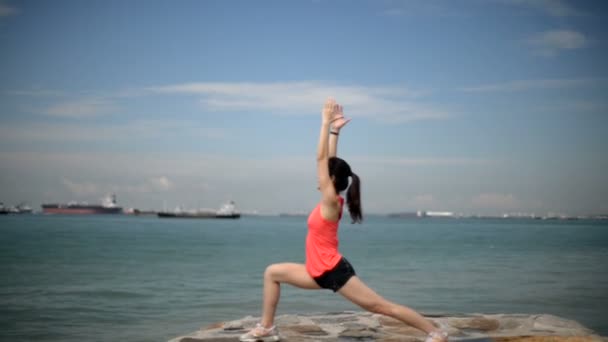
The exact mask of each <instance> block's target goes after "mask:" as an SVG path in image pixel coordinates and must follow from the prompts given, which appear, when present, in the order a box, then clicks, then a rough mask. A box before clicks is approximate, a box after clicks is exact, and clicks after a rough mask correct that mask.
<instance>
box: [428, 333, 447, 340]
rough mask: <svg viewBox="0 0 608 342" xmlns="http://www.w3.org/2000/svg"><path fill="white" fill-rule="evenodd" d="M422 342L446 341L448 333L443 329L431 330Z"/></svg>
mask: <svg viewBox="0 0 608 342" xmlns="http://www.w3.org/2000/svg"><path fill="white" fill-rule="evenodd" d="M424 342H448V333H446V332H444V331H432V332H431V333H429V334H428V336H427V337H426V340H424Z"/></svg>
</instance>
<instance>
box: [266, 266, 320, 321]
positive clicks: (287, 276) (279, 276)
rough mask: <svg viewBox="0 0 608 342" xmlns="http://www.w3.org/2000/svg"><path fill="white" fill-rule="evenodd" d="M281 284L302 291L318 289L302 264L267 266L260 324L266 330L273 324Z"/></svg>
mask: <svg viewBox="0 0 608 342" xmlns="http://www.w3.org/2000/svg"><path fill="white" fill-rule="evenodd" d="M281 283H287V284H290V285H293V286H296V287H299V288H302V289H309V290H315V289H320V287H319V285H317V283H316V282H315V280H314V279H312V277H311V276H310V275H309V274H308V272H307V271H306V266H305V265H303V264H294V263H282V264H273V265H270V266H268V267H267V268H266V272H264V307H263V311H262V322H261V323H262V325H263V326H264V327H266V328H270V327H271V326H272V325H273V324H274V315H275V312H276V310H277V305H278V304H279V297H280V296H281Z"/></svg>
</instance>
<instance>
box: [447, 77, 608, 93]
mask: <svg viewBox="0 0 608 342" xmlns="http://www.w3.org/2000/svg"><path fill="white" fill-rule="evenodd" d="M604 81H606V79H604V78H574V79H540V80H515V81H508V82H503V83H494V84H484V85H478V86H471V87H463V88H460V89H459V90H461V91H465V92H501V91H527V90H533V89H561V88H573V87H582V86H589V85H595V84H597V83H600V82H604Z"/></svg>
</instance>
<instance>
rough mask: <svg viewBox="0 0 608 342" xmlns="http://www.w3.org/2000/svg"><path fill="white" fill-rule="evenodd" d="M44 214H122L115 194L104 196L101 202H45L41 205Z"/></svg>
mask: <svg viewBox="0 0 608 342" xmlns="http://www.w3.org/2000/svg"><path fill="white" fill-rule="evenodd" d="M42 212H43V213H45V214H67V215H97V214H122V213H123V212H122V208H121V207H119V206H117V205H116V195H112V196H111V197H106V198H104V199H103V201H102V203H101V204H87V203H76V202H70V203H67V204H63V203H47V204H43V205H42Z"/></svg>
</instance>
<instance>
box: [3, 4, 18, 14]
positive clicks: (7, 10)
mask: <svg viewBox="0 0 608 342" xmlns="http://www.w3.org/2000/svg"><path fill="white" fill-rule="evenodd" d="M17 14H19V10H18V9H17V8H15V7H12V6H9V5H7V4H5V3H3V2H0V17H9V16H11V15H17Z"/></svg>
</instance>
